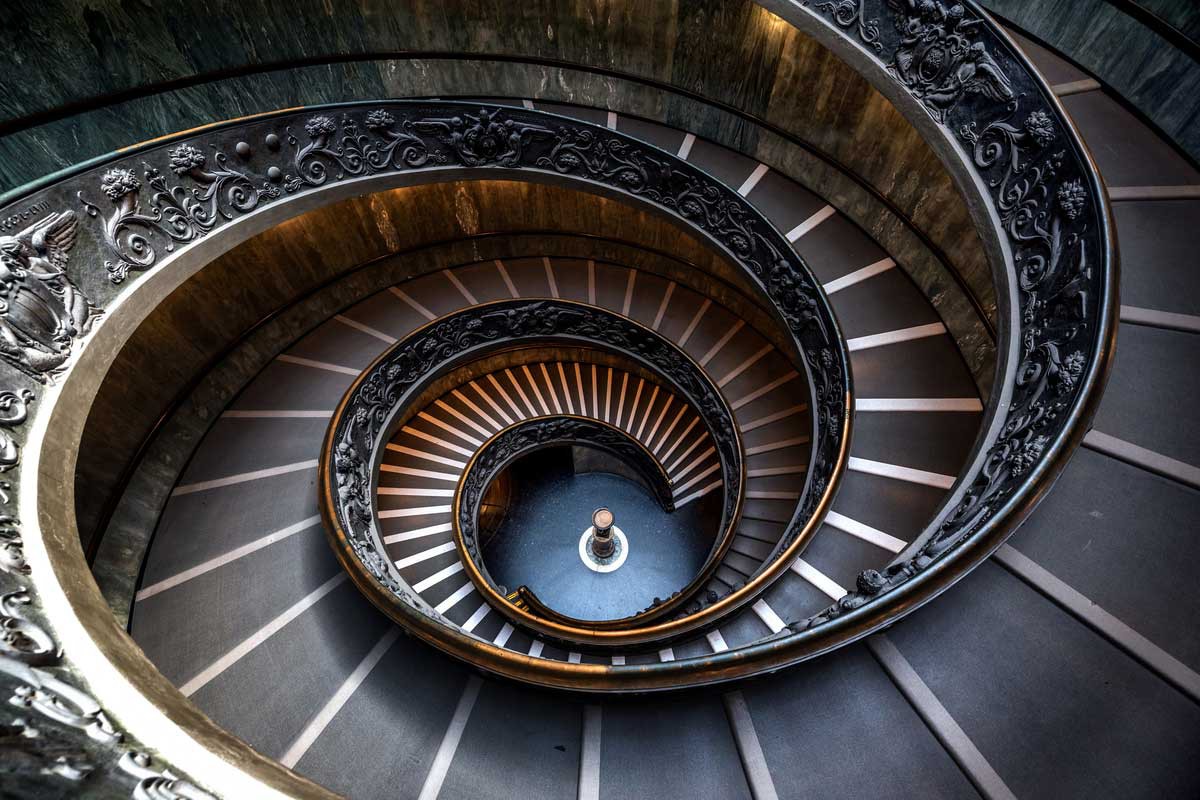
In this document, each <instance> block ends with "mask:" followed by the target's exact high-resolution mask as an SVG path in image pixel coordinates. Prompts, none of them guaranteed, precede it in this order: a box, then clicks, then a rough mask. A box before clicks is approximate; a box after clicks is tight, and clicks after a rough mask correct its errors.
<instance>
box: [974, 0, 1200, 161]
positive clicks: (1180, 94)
mask: <svg viewBox="0 0 1200 800" xmlns="http://www.w3.org/2000/svg"><path fill="white" fill-rule="evenodd" d="M982 4H983V6H984V7H985V8H987V9H988V10H989V11H992V12H994V13H996V14H999V15H1000V16H1001V17H1003V18H1005V19H1007V20H1011V21H1012V22H1013V23H1015V24H1016V25H1017V26H1018V27H1020V28H1022V29H1024V30H1026V31H1028V32H1029V33H1031V34H1033V35H1034V36H1036V37H1037V38H1039V39H1041V40H1042V41H1044V42H1047V43H1049V44H1050V45H1051V46H1053V47H1054V49H1056V50H1058V51H1060V52H1061V53H1063V54H1064V55H1066V56H1068V57H1069V58H1071V59H1072V60H1073V61H1075V62H1076V63H1078V64H1079V65H1080V66H1082V67H1083V68H1084V69H1086V70H1087V71H1089V72H1091V73H1092V74H1093V75H1095V76H1096V77H1097V78H1099V79H1100V80H1101V81H1103V82H1104V83H1106V84H1108V85H1109V86H1111V87H1112V88H1113V89H1114V90H1115V91H1116V92H1117V94H1119V95H1121V96H1122V97H1123V98H1125V99H1126V100H1127V101H1128V102H1129V103H1131V104H1132V105H1133V106H1134V107H1135V108H1137V109H1138V110H1139V111H1140V112H1141V113H1142V114H1144V115H1145V116H1146V117H1148V118H1149V119H1150V121H1151V122H1153V123H1154V124H1155V125H1157V126H1158V128H1159V129H1160V130H1161V131H1162V132H1163V133H1164V134H1166V135H1167V137H1169V138H1170V139H1172V140H1174V142H1175V143H1176V144H1177V145H1178V146H1179V147H1180V148H1181V149H1182V150H1183V151H1184V152H1186V153H1187V154H1188V155H1189V156H1190V157H1191V158H1192V159H1193V160H1200V104H1198V103H1196V98H1197V97H1200V63H1197V62H1196V61H1195V60H1193V59H1192V58H1191V57H1190V56H1189V55H1187V54H1186V53H1184V52H1181V51H1180V50H1179V49H1177V48H1175V47H1173V46H1172V45H1171V44H1170V43H1168V42H1167V41H1166V40H1165V39H1163V38H1162V37H1161V36H1159V35H1158V34H1157V33H1155V32H1154V31H1153V30H1151V29H1150V28H1149V27H1147V26H1146V25H1144V24H1143V23H1141V22H1140V21H1138V20H1137V19H1135V18H1133V17H1131V16H1129V15H1128V14H1126V13H1124V12H1123V11H1121V10H1120V8H1119V7H1118V6H1117V5H1116V4H1114V3H1111V2H1108V0H982ZM1141 5H1143V6H1144V7H1145V8H1147V9H1148V10H1152V11H1154V12H1155V13H1157V14H1159V16H1161V17H1163V18H1164V19H1167V20H1169V21H1170V22H1172V24H1174V25H1175V27H1177V28H1179V29H1180V30H1181V31H1183V32H1184V33H1188V32H1189V31H1190V36H1191V37H1193V39H1194V38H1196V37H1197V36H1200V4H1198V3H1196V2H1195V0H1156V1H1155V2H1146V0H1141Z"/></svg>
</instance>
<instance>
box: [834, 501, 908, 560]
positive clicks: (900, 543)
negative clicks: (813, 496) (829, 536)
mask: <svg viewBox="0 0 1200 800" xmlns="http://www.w3.org/2000/svg"><path fill="white" fill-rule="evenodd" d="M825 524H826V525H830V526H832V527H834V528H837V529H838V530H839V531H842V532H843V533H848V534H850V535H851V536H857V537H858V538H859V539H862V540H863V541H865V542H870V543H871V544H873V545H875V546H876V547H880V548H883V549H884V550H887V551H888V552H889V553H899V552H900V551H901V550H903V549H904V548H905V547H907V546H908V542H906V541H904V540H903V539H897V538H896V537H895V536H892V535H891V534H890V533H884V532H883V531H881V530H879V529H878V528H872V527H871V526H870V525H866V524H864V523H862V522H859V521H858V520H855V519H851V518H850V517H847V516H846V515H844V514H839V513H838V512H836V511H830V512H829V513H828V514H827V515H826V516H825Z"/></svg>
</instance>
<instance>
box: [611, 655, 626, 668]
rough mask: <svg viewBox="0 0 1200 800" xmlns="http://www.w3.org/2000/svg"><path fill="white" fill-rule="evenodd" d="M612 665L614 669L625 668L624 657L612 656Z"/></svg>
mask: <svg viewBox="0 0 1200 800" xmlns="http://www.w3.org/2000/svg"><path fill="white" fill-rule="evenodd" d="M612 665H613V666H614V667H623V666H625V656H613V657H612Z"/></svg>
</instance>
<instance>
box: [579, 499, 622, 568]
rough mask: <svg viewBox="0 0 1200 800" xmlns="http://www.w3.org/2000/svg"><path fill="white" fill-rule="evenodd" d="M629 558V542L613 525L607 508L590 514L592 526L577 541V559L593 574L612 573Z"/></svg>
mask: <svg viewBox="0 0 1200 800" xmlns="http://www.w3.org/2000/svg"><path fill="white" fill-rule="evenodd" d="M628 556H629V540H628V539H626V538H625V534H624V533H622V532H621V529H620V528H618V527H617V526H616V525H614V524H613V513H612V512H611V511H609V510H608V509H607V508H598V509H596V510H595V511H593V512H592V524H591V527H589V528H588V529H587V530H586V531H584V532H583V536H581V537H580V539H579V558H580V560H582V561H583V565H584V566H585V567H587V568H588V569H590V570H592V571H593V572H612V571H613V570H616V569H618V568H620V566H621V565H622V564H624V563H625V559H626V558H627V557H628Z"/></svg>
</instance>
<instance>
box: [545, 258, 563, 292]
mask: <svg viewBox="0 0 1200 800" xmlns="http://www.w3.org/2000/svg"><path fill="white" fill-rule="evenodd" d="M542 266H543V267H545V268H546V284H547V285H548V286H549V287H550V296H551V297H553V298H554V299H555V300H558V299H559V294H558V281H556V280H554V267H552V266H550V258H549V256H542Z"/></svg>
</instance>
